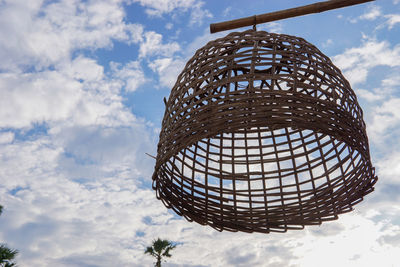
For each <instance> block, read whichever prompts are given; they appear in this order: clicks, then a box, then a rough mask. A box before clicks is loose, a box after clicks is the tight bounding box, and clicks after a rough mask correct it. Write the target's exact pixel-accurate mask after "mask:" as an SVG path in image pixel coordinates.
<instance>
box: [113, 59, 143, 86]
mask: <svg viewBox="0 0 400 267" xmlns="http://www.w3.org/2000/svg"><path fill="white" fill-rule="evenodd" d="M110 66H111V70H112V71H113V77H115V78H118V79H119V80H120V81H121V82H122V83H124V85H125V90H126V91H127V92H133V91H136V89H137V88H139V87H140V86H141V85H143V84H145V83H146V82H147V79H146V77H145V74H144V72H143V70H142V68H141V66H140V63H139V62H138V61H131V62H128V63H127V64H125V65H124V66H122V64H119V63H115V62H111V63H110Z"/></svg>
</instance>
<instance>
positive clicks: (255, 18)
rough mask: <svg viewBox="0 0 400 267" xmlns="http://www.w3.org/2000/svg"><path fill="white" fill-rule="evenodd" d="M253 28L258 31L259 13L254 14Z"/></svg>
mask: <svg viewBox="0 0 400 267" xmlns="http://www.w3.org/2000/svg"><path fill="white" fill-rule="evenodd" d="M253 30H254V31H257V15H254V16H253Z"/></svg>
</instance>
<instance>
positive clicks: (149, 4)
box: [133, 0, 196, 16]
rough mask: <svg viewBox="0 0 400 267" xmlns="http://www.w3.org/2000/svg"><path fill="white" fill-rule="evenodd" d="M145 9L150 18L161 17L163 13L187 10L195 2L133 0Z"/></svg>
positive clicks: (187, 0) (190, 0)
mask: <svg viewBox="0 0 400 267" xmlns="http://www.w3.org/2000/svg"><path fill="white" fill-rule="evenodd" d="M133 2H139V3H140V5H142V6H144V7H146V8H147V9H146V12H147V14H149V15H152V16H161V15H162V14H164V13H170V12H172V11H174V10H175V9H183V10H187V9H189V8H191V7H192V6H193V5H194V4H195V2H196V1H195V0H164V1H158V0H133Z"/></svg>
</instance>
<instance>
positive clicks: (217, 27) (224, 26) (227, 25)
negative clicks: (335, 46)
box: [210, 0, 375, 33]
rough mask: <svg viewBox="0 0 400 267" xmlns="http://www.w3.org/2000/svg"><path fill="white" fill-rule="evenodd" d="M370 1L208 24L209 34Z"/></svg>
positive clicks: (334, 2)
mask: <svg viewBox="0 0 400 267" xmlns="http://www.w3.org/2000/svg"><path fill="white" fill-rule="evenodd" d="M372 1H375V0H331V1H325V2H318V3H315V4H311V5H306V6H300V7H295V8H289V9H285V10H281V11H276V12H271V13H266V14H262V15H254V16H251V17H247V18H241V19H235V20H230V21H224V22H219V23H212V24H210V32H211V33H215V32H220V31H226V30H232V29H237V28H241V27H246V26H251V25H256V24H260V23H265V22H271V21H276V20H281V19H287V18H292V17H297V16H302V15H307V14H312V13H320V12H324V11H327V10H331V9H337V8H342V7H347V6H353V5H358V4H362V3H366V2H372Z"/></svg>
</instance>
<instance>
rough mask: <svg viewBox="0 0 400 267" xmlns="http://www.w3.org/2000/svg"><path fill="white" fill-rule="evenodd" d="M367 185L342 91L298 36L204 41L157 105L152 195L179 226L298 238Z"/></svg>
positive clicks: (363, 152) (362, 142)
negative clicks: (159, 118)
mask: <svg viewBox="0 0 400 267" xmlns="http://www.w3.org/2000/svg"><path fill="white" fill-rule="evenodd" d="M376 180H377V177H376V176H375V171H374V168H373V167H372V165H371V161H370V155H369V147H368V139H367V135H366V131H365V123H364V121H363V117H362V110H361V108H360V106H359V104H358V103H357V99H356V96H355V94H354V92H353V90H352V89H351V87H350V85H349V83H348V81H347V80H346V79H345V78H344V77H343V75H342V73H341V72H340V70H339V69H338V68H337V67H335V66H334V65H333V64H332V62H331V60H330V59H329V58H328V57H327V56H325V55H324V54H322V53H321V52H320V51H319V50H318V49H317V48H316V47H315V46H313V45H312V44H310V43H308V42H306V41H305V40H304V39H302V38H299V37H295V36H289V35H284V34H273V33H267V32H264V31H254V30H248V31H245V32H235V33H231V34H229V35H227V36H226V37H224V38H220V39H217V40H214V41H211V42H209V43H208V44H207V45H206V46H204V47H203V48H200V49H199V50H198V51H197V52H196V54H195V55H194V56H193V58H191V59H190V60H189V61H188V63H187V64H186V67H185V68H184V70H183V71H182V73H181V74H180V75H179V77H178V79H177V82H176V84H175V86H174V87H173V88H172V91H171V94H170V97H169V99H168V101H167V102H166V111H165V115H164V119H163V122H162V129H161V133H160V141H159V144H158V151H157V161H156V166H155V171H154V174H153V188H154V189H155V190H156V192H157V197H158V198H159V199H161V200H162V201H163V203H164V204H165V205H166V206H167V207H168V208H172V209H173V210H174V211H175V212H176V213H177V214H179V215H183V216H184V217H186V218H187V219H188V220H189V221H196V222H198V223H200V224H205V225H210V226H212V227H214V228H215V229H217V230H220V231H222V230H228V231H244V232H263V233H269V232H285V231H287V230H288V229H302V228H304V226H305V225H314V224H321V222H323V221H329V220H334V219H337V217H338V214H341V213H344V212H348V211H351V210H352V206H353V205H355V204H357V203H358V202H360V201H361V200H362V199H363V196H365V195H366V194H368V193H370V192H371V191H373V185H374V184H375V182H376Z"/></svg>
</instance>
